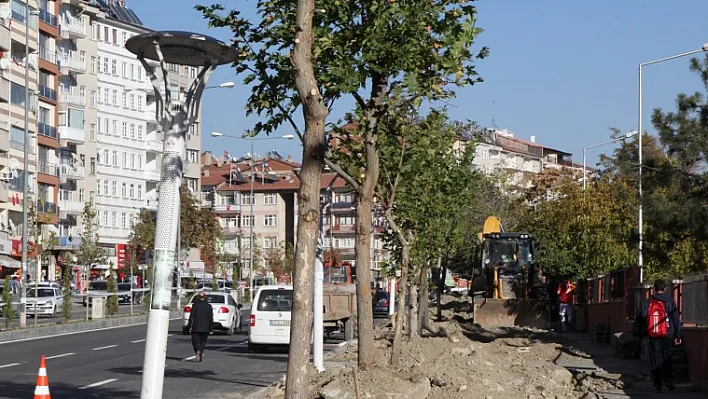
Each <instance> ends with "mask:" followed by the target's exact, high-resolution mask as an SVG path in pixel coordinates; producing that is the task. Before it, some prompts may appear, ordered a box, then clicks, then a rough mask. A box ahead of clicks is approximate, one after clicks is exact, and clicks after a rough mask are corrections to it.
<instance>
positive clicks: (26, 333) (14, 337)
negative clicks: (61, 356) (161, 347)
mask: <svg viewBox="0 0 708 399" xmlns="http://www.w3.org/2000/svg"><path fill="white" fill-rule="evenodd" d="M174 317H179V316H178V314H177V313H176V312H170V318H174ZM146 322H147V314H141V315H136V316H120V317H115V318H107V319H101V320H91V321H81V322H75V323H66V324H55V325H44V326H38V327H37V328H34V327H28V328H24V329H21V330H20V329H17V330H10V331H2V332H0V344H3V343H6V342H11V341H19V340H22V341H25V340H33V339H39V338H47V337H52V336H57V335H67V334H73V333H80V332H89V331H94V330H102V329H110V328H117V327H128V326H133V325H139V324H145V323H146Z"/></svg>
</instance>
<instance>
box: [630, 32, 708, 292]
mask: <svg viewBox="0 0 708 399" xmlns="http://www.w3.org/2000/svg"><path fill="white" fill-rule="evenodd" d="M702 51H708V43H704V44H703V46H701V48H699V49H695V50H691V51H688V52H685V53H681V54H676V55H672V56H669V57H664V58H659V59H657V60H653V61H647V62H642V63H640V64H639V96H638V97H639V117H638V119H637V131H638V132H639V168H638V169H639V170H638V173H639V179H638V183H637V190H638V196H639V198H638V200H637V230H638V234H639V245H638V248H637V265H638V266H639V281H641V282H644V258H643V256H642V248H643V246H644V214H643V210H642V135H643V131H642V68H644V67H645V66H647V65H653V64H659V63H662V62H665V61H670V60H673V59H676V58H681V57H686V56H689V55H692V54H696V53H700V52H702Z"/></svg>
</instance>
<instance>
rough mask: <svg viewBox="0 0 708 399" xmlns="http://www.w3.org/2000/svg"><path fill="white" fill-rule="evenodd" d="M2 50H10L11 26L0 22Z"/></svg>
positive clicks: (0, 47) (0, 44) (0, 49)
mask: <svg viewBox="0 0 708 399" xmlns="http://www.w3.org/2000/svg"><path fill="white" fill-rule="evenodd" d="M0 51H3V52H4V51H10V28H9V27H8V26H7V25H6V24H0Z"/></svg>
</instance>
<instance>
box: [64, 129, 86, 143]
mask: <svg viewBox="0 0 708 399" xmlns="http://www.w3.org/2000/svg"><path fill="white" fill-rule="evenodd" d="M59 139H60V140H61V141H62V143H69V142H71V143H78V144H81V143H83V142H84V141H86V132H84V129H79V128H76V127H71V126H59Z"/></svg>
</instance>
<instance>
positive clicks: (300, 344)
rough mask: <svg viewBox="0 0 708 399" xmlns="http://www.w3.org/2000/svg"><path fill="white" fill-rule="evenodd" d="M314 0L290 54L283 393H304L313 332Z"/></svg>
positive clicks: (319, 123)
mask: <svg viewBox="0 0 708 399" xmlns="http://www.w3.org/2000/svg"><path fill="white" fill-rule="evenodd" d="M314 12H315V1H314V0H298V1H297V11H296V15H295V24H296V33H295V45H294V47H293V52H292V64H293V77H294V79H295V86H296V88H297V91H298V94H299V95H300V99H301V101H302V104H303V107H302V112H303V118H304V120H305V133H304V136H303V137H302V147H303V148H302V169H301V172H300V192H299V193H298V207H299V210H298V229H297V230H298V231H297V238H298V239H297V246H296V249H295V273H294V279H293V309H292V322H291V323H292V324H291V329H290V352H289V355H288V369H287V377H286V378H287V380H286V390H285V397H286V398H289V399H292V398H297V399H300V398H302V399H305V398H307V397H308V396H309V381H308V375H309V374H308V372H307V363H308V362H309V360H310V337H311V336H312V301H313V296H314V295H313V294H314V292H313V285H314V265H315V254H316V249H317V234H318V231H319V225H320V222H319V219H320V212H319V207H320V188H321V187H320V184H321V183H320V175H321V174H322V168H323V166H324V157H325V151H326V149H327V142H326V141H325V120H326V118H327V113H328V111H327V108H326V107H325V105H324V103H323V102H322V98H321V96H320V94H319V90H318V86H317V81H316V79H315V73H314V69H313V65H312V40H313V32H312V23H313V21H312V19H313V15H314Z"/></svg>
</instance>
